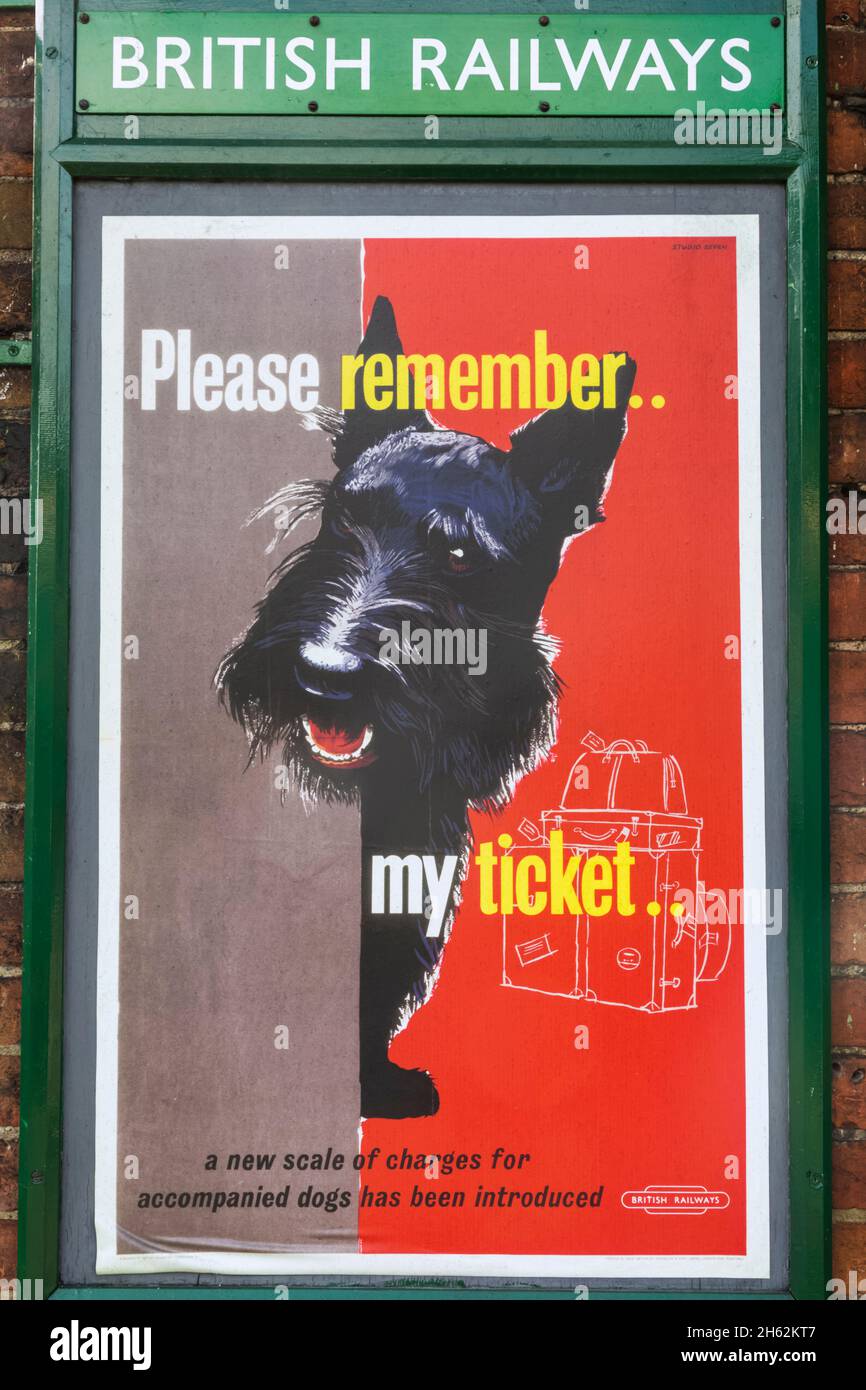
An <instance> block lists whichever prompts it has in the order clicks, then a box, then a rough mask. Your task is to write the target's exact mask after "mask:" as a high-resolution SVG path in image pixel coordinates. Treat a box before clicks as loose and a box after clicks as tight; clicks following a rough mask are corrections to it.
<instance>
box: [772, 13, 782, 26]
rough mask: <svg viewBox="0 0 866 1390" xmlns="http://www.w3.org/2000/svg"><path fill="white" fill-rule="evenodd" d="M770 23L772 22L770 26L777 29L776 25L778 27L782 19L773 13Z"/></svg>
mask: <svg viewBox="0 0 866 1390" xmlns="http://www.w3.org/2000/svg"><path fill="white" fill-rule="evenodd" d="M770 23H771V24H772V26H773V28H774V29H778V27H779V25H780V24H781V23H782V21H781V19H780V18H779V16H778V15H777V14H774V15H773V18H772V19H771V20H770Z"/></svg>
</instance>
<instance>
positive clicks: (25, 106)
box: [0, 102, 33, 179]
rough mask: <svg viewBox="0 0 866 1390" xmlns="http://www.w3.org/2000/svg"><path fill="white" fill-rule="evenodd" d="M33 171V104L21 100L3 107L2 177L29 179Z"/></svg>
mask: <svg viewBox="0 0 866 1390" xmlns="http://www.w3.org/2000/svg"><path fill="white" fill-rule="evenodd" d="M32 173H33V104H32V102H21V103H20V104H19V105H16V106H7V107H4V109H3V141H2V144H0V178H5V179H27V178H30V177H31V176H32Z"/></svg>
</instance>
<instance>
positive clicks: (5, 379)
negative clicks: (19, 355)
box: [0, 367, 30, 415]
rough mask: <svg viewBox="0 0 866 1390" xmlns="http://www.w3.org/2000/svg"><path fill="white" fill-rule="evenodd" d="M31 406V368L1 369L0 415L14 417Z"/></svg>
mask: <svg viewBox="0 0 866 1390" xmlns="http://www.w3.org/2000/svg"><path fill="white" fill-rule="evenodd" d="M29 405H30V368H29V367H0V413H2V414H4V415H12V414H17V413H20V412H22V411H24V410H27V409H28V407H29Z"/></svg>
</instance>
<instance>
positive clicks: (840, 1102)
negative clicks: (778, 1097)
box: [833, 1053, 866, 1208]
mask: <svg viewBox="0 0 866 1390" xmlns="http://www.w3.org/2000/svg"><path fill="white" fill-rule="evenodd" d="M833 1124H834V1126H835V1128H836V1129H843V1128H845V1127H846V1126H847V1127H849V1128H850V1129H852V1130H856V1129H859V1130H863V1131H864V1132H866V1053H864V1054H863V1056H862V1057H840V1058H839V1059H838V1060H837V1061H835V1062H834V1063H833ZM864 1153H866V1148H864ZM864 1176H866V1168H864ZM863 1206H864V1208H866V1202H864V1203H863Z"/></svg>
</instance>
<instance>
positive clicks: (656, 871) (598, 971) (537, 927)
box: [502, 733, 731, 1013]
mask: <svg viewBox="0 0 866 1390" xmlns="http://www.w3.org/2000/svg"><path fill="white" fill-rule="evenodd" d="M582 747H583V748H584V749H585V751H584V752H583V753H581V754H580V756H579V757H578V758H577V759H576V761H575V762H574V763H573V765H572V767H571V769H570V771H569V774H568V779H567V781H566V784H565V787H564V789H563V793H562V798H561V804H560V805H559V806H558V807H555V808H553V809H550V810H547V811H543V812H542V814H541V826H540V827H539V826H537V825H534V824H532V823H531V822H528V821H524V822H523V823H522V825H521V826H520V831H519V833H520V836H521V838H520V839H519V840H518V841H517V842H516V843H515V844H514V845H513V846H512V847H511V849H510V850H509V853H510V854H511V855H512V856H514V857H515V858H516V859H519V858H520V857H521V856H522V855H538V853H539V849H540V848H543V847H544V846H549V844H550V835H551V832H552V831H554V830H558V831H560V832H561V833H562V837H563V849H564V852H565V853H566V855H570V856H576V857H577V858H578V860H579V861H584V860H585V859H586V858H587V857H588V856H589V855H602V856H605V857H610V858H611V859H612V858H613V856H614V855H615V854H616V851H617V846H618V845H620V844H622V843H624V842H625V843H628V845H629V849H630V853H631V855H632V856H633V859H634V864H633V867H632V869H631V898H632V902H633V903H634V904H635V912H634V913H633V915H631V916H628V915H625V914H621V913H619V912H617V911H616V906H615V903H614V904H613V906H612V910H611V911H610V912H608V913H606V914H605V915H603V916H593V917H590V916H588V915H587V914H585V913H583V912H581V913H579V914H578V915H576V916H574V915H571V914H561V915H554V914H553V913H542V914H539V915H532V914H529V913H523V912H520V911H519V910H515V911H513V912H509V913H506V914H504V915H503V935H502V942H503V960H502V983H503V984H504V985H506V986H508V987H509V988H512V989H523V990H531V991H534V992H536V993H542V994H553V995H560V996H565V997H569V998H574V999H585V1000H588V1001H590V1002H592V1003H599V1004H611V1005H619V1006H620V1007H621V1008H628V1009H636V1010H641V1011H643V1012H645V1013H666V1012H670V1011H672V1010H675V1009H693V1008H696V1007H697V1003H698V985H699V984H706V983H709V982H712V981H714V980H717V979H719V977H720V976H721V974H722V972H723V970H724V968H725V966H726V964H727V960H728V956H729V954H730V948H731V927H730V922H729V921H728V920H727V915H726V914H725V913H721V912H718V910H717V912H716V913H715V914H714V915H721V916H724V919H725V920H723V921H722V922H720V923H715V922H714V923H713V924H712V925H711V924H709V923H708V922H707V911H706V900H705V893H704V884H703V882H702V880H701V877H700V860H701V853H702V844H701V834H702V831H703V820H702V819H701V818H700V817H698V816H692V815H689V811H688V803H687V800H686V788H685V783H684V779H683V774H682V769H681V768H680V765H679V763H678V762H677V760H676V758H675V757H673V756H672V755H670V754H668V753H659V752H656V751H654V750H652V749H650V748H649V747H648V746H647V744H646V743H644V742H641V741H637V742H632V741H631V740H629V739H617V740H615V741H614V742H612V743H606V742H605V741H604V739H602V738H600V737H599V736H598V735H597V734H593V733H589V734H587V735H586V737H585V738H584V739H583V740H582ZM516 867H517V866H516V864H515V871H516ZM582 867H583V864H582V862H581V864H580V868H579V870H578V873H580V872H581V871H582ZM678 894H679V895H680V896H679V897H678ZM683 902H685V903H686V904H688V905H689V908H686V909H682V907H681V905H682V904H683ZM674 904H678V907H676V908H675V911H674V913H672V912H671V907H672V905H674ZM527 905H529V904H527ZM692 905H693V910H690V909H691V908H692ZM678 911H679V915H675V914H676V912H678Z"/></svg>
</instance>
